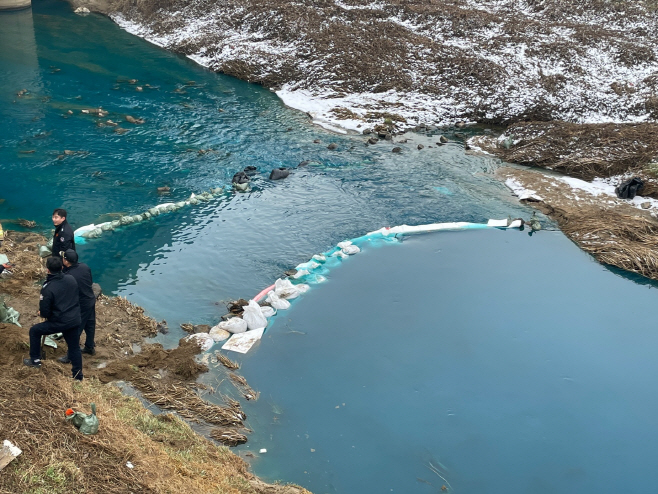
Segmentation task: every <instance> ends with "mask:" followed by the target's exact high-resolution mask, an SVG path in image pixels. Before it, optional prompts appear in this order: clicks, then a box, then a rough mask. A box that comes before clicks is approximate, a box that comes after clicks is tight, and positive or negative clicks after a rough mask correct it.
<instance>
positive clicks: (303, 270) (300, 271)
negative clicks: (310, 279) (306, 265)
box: [293, 269, 309, 279]
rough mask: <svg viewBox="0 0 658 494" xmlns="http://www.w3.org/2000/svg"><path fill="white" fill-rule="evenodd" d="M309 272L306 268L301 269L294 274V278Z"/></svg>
mask: <svg viewBox="0 0 658 494" xmlns="http://www.w3.org/2000/svg"><path fill="white" fill-rule="evenodd" d="M308 273H309V271H308V270H306V269H300V270H299V271H297V272H296V273H295V274H294V275H293V278H295V279H297V278H301V277H302V276H306V275H307V274H308Z"/></svg>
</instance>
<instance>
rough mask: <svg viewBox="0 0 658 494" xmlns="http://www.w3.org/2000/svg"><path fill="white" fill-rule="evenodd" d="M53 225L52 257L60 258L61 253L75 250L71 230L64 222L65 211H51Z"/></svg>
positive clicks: (59, 209) (66, 222)
mask: <svg viewBox="0 0 658 494" xmlns="http://www.w3.org/2000/svg"><path fill="white" fill-rule="evenodd" d="M53 225H55V235H53V256H59V257H62V253H64V252H66V251H67V250H68V249H73V250H75V238H74V236H73V228H71V225H69V222H68V221H66V209H61V208H58V209H55V211H53Z"/></svg>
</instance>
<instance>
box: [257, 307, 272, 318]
mask: <svg viewBox="0 0 658 494" xmlns="http://www.w3.org/2000/svg"><path fill="white" fill-rule="evenodd" d="M260 311H261V312H262V313H263V315H264V316H265V317H272V316H275V315H276V309H275V308H274V307H270V306H269V305H261V306H260Z"/></svg>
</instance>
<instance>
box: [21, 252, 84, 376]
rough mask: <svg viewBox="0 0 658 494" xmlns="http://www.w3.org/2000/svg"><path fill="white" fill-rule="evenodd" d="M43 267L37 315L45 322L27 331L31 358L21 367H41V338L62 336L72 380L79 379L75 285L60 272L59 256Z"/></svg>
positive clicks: (73, 280)
mask: <svg viewBox="0 0 658 494" xmlns="http://www.w3.org/2000/svg"><path fill="white" fill-rule="evenodd" d="M46 267H47V268H48V277H47V278H46V282H45V283H44V284H43V288H41V296H40V297H39V315H40V316H41V317H43V318H44V319H46V321H45V322H42V323H38V324H35V325H34V326H32V327H31V328H30V358H26V359H23V364H25V365H27V366H29V367H41V337H42V336H44V335H48V334H54V333H62V334H63V335H64V339H65V340H66V344H67V345H68V347H69V355H70V356H71V367H72V368H71V371H72V374H73V378H74V379H79V380H82V377H83V376H82V354H81V353H80V337H79V333H78V329H79V328H80V302H79V296H78V283H77V282H76V281H75V278H74V277H73V276H71V275H69V274H64V273H62V260H61V259H60V258H59V257H54V256H53V257H49V258H48V260H47V261H46Z"/></svg>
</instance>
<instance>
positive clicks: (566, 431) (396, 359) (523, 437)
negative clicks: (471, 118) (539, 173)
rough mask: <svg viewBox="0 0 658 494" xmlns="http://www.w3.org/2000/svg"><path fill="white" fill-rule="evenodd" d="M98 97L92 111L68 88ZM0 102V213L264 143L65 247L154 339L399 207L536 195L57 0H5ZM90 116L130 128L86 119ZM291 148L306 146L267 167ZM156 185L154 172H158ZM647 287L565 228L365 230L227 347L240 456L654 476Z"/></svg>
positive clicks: (122, 201) (133, 195)
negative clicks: (324, 115) (326, 270)
mask: <svg viewBox="0 0 658 494" xmlns="http://www.w3.org/2000/svg"><path fill="white" fill-rule="evenodd" d="M130 79H137V80H138V83H136V84H130V83H129V82H127V81H128V80H130ZM192 81H193V82H192ZM147 84H148V86H147ZM138 85H139V86H140V87H142V88H143V90H142V91H137V90H136V87H137V86H138ZM22 89H26V90H27V92H26V93H25V94H23V95H22V96H21V97H19V96H18V95H17V93H19V91H21V90H22ZM93 107H102V108H103V109H104V110H107V111H108V112H109V115H108V116H106V117H104V118H103V119H99V118H96V117H94V116H90V115H85V114H83V113H81V112H80V110H81V109H85V108H93ZM219 109H222V110H224V111H219ZM69 110H70V111H71V112H72V113H68V112H69ZM0 115H1V116H2V118H1V119H0V135H1V136H2V138H1V141H0V169H1V170H2V172H3V181H2V183H3V187H2V192H1V194H0V197H1V198H2V199H4V201H3V202H2V203H0V220H3V221H2V222H3V225H4V226H5V227H11V226H12V225H11V223H10V221H11V220H15V219H17V218H27V219H32V220H36V221H38V222H39V230H40V231H44V232H46V231H48V230H49V228H50V222H49V218H50V214H51V212H52V210H53V209H54V208H55V207H60V206H63V207H65V208H67V209H68V210H69V212H70V222H71V223H72V224H73V225H74V227H80V226H83V225H86V224H89V223H98V222H100V221H104V220H107V219H112V218H114V216H111V214H117V213H138V212H141V211H143V210H145V209H146V208H148V207H151V206H153V205H155V204H157V203H161V202H170V201H172V200H173V201H178V200H183V199H185V198H187V197H188V196H189V195H190V193H199V192H203V191H204V190H207V189H209V188H210V187H220V186H225V185H227V184H228V182H229V181H230V178H231V177H232V175H233V174H234V173H235V172H237V171H239V170H241V169H243V168H244V167H245V166H247V165H253V166H256V167H257V168H258V171H259V173H258V175H257V176H256V177H255V178H254V184H253V187H252V190H251V192H249V193H244V194H233V193H232V192H230V191H227V192H226V194H224V195H223V196H221V197H219V198H216V199H214V200H212V201H210V202H208V203H205V204H203V205H200V206H195V207H187V208H185V209H183V210H181V211H179V212H176V213H171V214H168V215H161V216H159V217H158V218H157V219H155V220H151V221H148V222H144V223H141V224H139V225H135V226H131V227H127V228H125V229H123V230H120V231H116V232H114V233H109V234H105V235H103V236H102V237H101V238H100V239H98V240H91V241H89V242H88V243H86V244H84V245H81V246H80V247H79V252H80V255H81V259H82V260H83V261H85V262H88V263H89V264H90V265H91V266H92V269H93V271H94V276H95V279H96V280H97V281H99V282H100V283H101V284H102V286H103V288H104V290H105V291H106V292H111V293H115V294H120V295H124V296H127V297H128V298H129V299H130V300H132V301H134V302H136V303H138V304H140V305H142V306H144V307H145V308H146V309H147V311H148V312H149V313H150V314H151V315H153V316H154V317H156V318H158V319H163V318H164V319H166V320H167V321H168V323H169V326H170V328H171V332H170V334H169V335H167V336H161V337H159V338H158V341H161V342H163V343H164V344H165V345H168V346H171V345H175V344H176V343H177V341H178V339H179V338H180V337H181V336H182V331H181V330H179V329H178V325H179V324H180V323H182V322H189V321H191V322H195V323H209V324H214V323H216V322H217V320H218V318H219V316H221V315H222V314H223V313H224V312H225V308H224V305H223V303H222V302H221V301H225V300H228V299H235V298H238V297H244V298H250V297H253V296H254V294H256V293H257V292H259V291H260V290H261V289H262V288H263V287H265V286H267V285H269V284H271V283H272V282H273V281H274V280H275V279H276V278H277V277H278V276H280V274H281V273H282V272H283V271H284V270H286V269H289V268H291V267H293V266H295V265H297V264H298V263H300V262H304V261H307V260H308V259H309V258H310V257H311V256H312V255H313V254H315V253H319V252H323V251H326V250H327V249H328V248H330V247H331V246H333V245H335V244H336V243H337V242H339V241H341V240H344V239H347V238H352V237H356V236H360V235H362V234H363V233H365V232H367V231H371V230H375V229H378V228H380V227H382V226H389V225H390V226H393V225H399V224H404V223H407V224H422V223H431V222H439V221H473V222H484V221H486V220H487V219H488V218H490V217H494V218H495V217H498V218H504V217H507V216H508V215H511V216H526V217H527V216H528V215H529V212H528V211H527V210H526V209H525V208H523V207H521V206H519V205H518V204H516V202H515V201H514V199H513V198H512V197H511V195H510V194H509V192H508V191H507V190H506V189H505V188H504V187H503V186H502V185H501V184H500V183H498V182H497V181H495V180H493V179H492V177H491V174H490V172H491V170H492V169H493V168H494V167H495V166H496V162H495V161H493V160H490V159H483V158H478V157H473V156H467V155H465V154H464V152H463V146H462V145H461V143H460V141H459V140H458V139H455V137H454V135H453V134H452V133H450V132H448V133H447V135H448V137H449V138H451V139H452V140H453V142H452V143H451V144H448V145H446V146H442V147H436V146H435V145H434V142H435V141H436V140H437V139H436V138H435V137H433V136H428V135H412V136H410V137H411V138H412V139H413V142H409V143H407V144H393V143H389V142H382V143H380V144H377V145H375V146H370V147H368V146H365V144H364V140H363V137H361V136H337V135H333V134H329V133H327V132H325V131H323V130H322V129H319V128H317V127H313V126H311V125H310V123H309V121H308V119H307V117H306V116H305V115H303V114H300V113H298V112H294V111H292V110H290V109H287V108H286V107H284V106H283V105H282V104H281V103H280V101H279V100H278V99H277V98H276V96H275V95H274V94H272V93H270V92H268V91H267V90H264V89H263V88H260V87H257V86H252V85H249V84H246V83H244V82H241V81H237V80H235V79H231V78H228V77H224V76H221V75H217V74H213V73H211V72H209V71H206V70H204V69H202V68H200V67H198V66H196V65H195V64H194V63H192V62H190V61H189V60H187V59H185V58H181V57H179V56H176V55H173V54H170V53H167V52H165V51H163V50H160V49H158V48H157V47H154V46H152V45H149V44H148V43H146V42H144V41H142V40H139V39H137V38H135V37H133V36H131V35H128V34H127V33H124V32H122V31H121V30H119V29H118V28H117V27H116V26H115V25H114V24H113V23H112V22H110V21H109V20H108V19H105V18H103V17H101V16H97V15H90V16H87V17H79V16H77V15H75V14H73V13H72V12H71V11H70V9H69V7H68V5H67V4H66V3H64V2H55V1H50V0H47V1H35V2H34V5H33V9H32V10H31V11H23V12H16V13H8V14H2V15H0ZM125 115H131V116H134V117H136V118H143V119H145V123H144V124H143V125H139V126H138V125H134V124H130V123H128V122H126V121H125V119H124V118H125ZM107 119H112V120H113V121H115V122H119V123H120V125H121V127H123V128H126V129H128V132H127V133H125V134H122V135H120V134H117V133H115V132H114V131H113V128H112V127H107V126H99V124H100V123H101V122H104V121H106V120H107ZM315 140H319V141H320V143H314V141H315ZM330 142H336V143H337V144H338V149H337V150H336V151H329V150H327V148H326V146H327V144H328V143H330ZM418 143H422V144H424V145H425V149H423V150H422V151H418V150H417V149H416V146H417V144H418ZM394 145H400V146H402V147H403V153H402V154H400V155H398V154H392V153H391V149H392V147H393V146H394ZM429 146H433V147H432V148H430V147H429ZM199 149H203V150H207V149H212V151H211V152H206V153H203V154H200V153H198V150H199ZM64 150H71V151H75V152H76V153H75V154H65V153H64ZM60 157H62V158H61V159H60ZM303 160H314V162H313V163H311V164H309V165H308V166H306V167H302V168H298V169H295V170H294V172H293V173H292V175H291V176H290V177H289V178H288V179H286V180H284V181H279V182H271V181H269V180H267V176H268V175H269V172H270V170H271V169H272V168H274V167H279V166H286V167H294V166H296V165H297V164H298V163H300V162H301V161H303ZM163 185H168V186H170V187H171V195H169V196H166V197H163V196H159V195H158V194H157V190H156V189H157V187H158V186H163ZM438 251H440V252H438ZM652 286H653V285H651V284H648V285H643V284H640V283H634V282H632V281H629V279H628V278H624V277H620V276H618V275H616V274H614V273H612V272H610V271H608V270H605V269H604V268H601V267H600V266H598V265H597V264H595V263H593V262H592V261H591V260H590V259H589V257H587V256H586V255H584V254H582V253H581V252H580V251H578V249H576V248H575V247H574V246H573V245H572V244H570V243H569V242H568V241H567V240H566V239H565V238H564V237H563V236H562V235H561V234H559V233H551V232H542V233H541V234H540V235H533V236H532V237H530V236H528V235H527V234H526V233H519V232H498V231H494V232H483V233H459V234H457V233H450V234H441V235H431V236H423V237H417V238H413V239H410V240H408V241H406V242H403V243H401V244H399V245H398V244H394V245H387V246H381V248H377V247H375V246H371V247H369V248H368V249H366V251H365V252H364V253H363V254H361V255H359V256H357V257H354V258H350V259H348V260H347V262H345V263H344V265H343V266H341V267H340V268H339V269H337V270H335V271H333V272H332V273H331V275H330V280H329V282H328V283H326V284H324V285H320V286H317V287H314V288H313V289H312V290H311V291H310V292H309V293H307V294H306V295H305V296H304V297H303V298H302V299H300V300H298V301H297V302H295V303H294V305H293V308H292V309H291V310H290V311H289V312H288V313H286V314H280V315H279V316H277V318H276V319H275V320H274V323H273V324H272V325H271V327H270V328H268V332H267V333H266V337H265V339H264V341H263V342H262V343H261V344H260V345H259V346H258V347H257V348H256V349H254V351H252V352H251V353H250V354H248V355H247V356H246V357H244V358H242V357H236V358H237V360H241V361H243V364H244V365H243V369H242V371H243V372H244V374H245V375H246V376H247V377H248V379H249V381H250V383H251V384H252V386H254V387H255V388H258V389H259V390H260V391H261V399H260V400H259V401H258V402H255V403H252V402H248V403H245V410H246V412H247V413H248V415H249V417H250V425H251V426H252V428H253V429H254V433H253V434H252V435H251V438H250V442H249V443H248V444H247V446H248V447H249V448H250V449H252V450H253V449H254V448H256V449H260V448H261V447H266V448H267V449H268V453H267V454H266V455H262V456H260V457H259V458H258V459H257V460H255V461H254V470H255V472H256V473H257V474H260V475H263V476H264V477H266V478H268V479H270V480H274V479H281V480H284V481H293V482H298V483H300V484H302V485H304V486H306V487H309V488H310V489H311V490H313V491H315V492H318V493H320V492H390V490H391V489H394V491H397V492H419V493H424V492H437V489H438V488H440V486H441V485H442V484H443V483H444V481H443V480H442V479H440V478H439V477H438V474H437V473H435V472H432V471H430V469H429V468H428V465H429V462H430V461H431V462H432V465H436V466H437V468H438V469H439V470H438V472H439V474H440V475H442V476H443V477H445V479H446V480H445V482H449V483H450V484H451V485H452V487H454V489H455V491H458V492H485V491H486V492H503V489H505V490H506V491H507V492H555V490H553V489H554V487H555V486H558V487H559V488H560V490H563V491H567V492H584V493H587V492H600V491H601V488H602V486H603V487H607V486H613V487H615V488H620V487H622V486H626V487H628V486H630V487H631V488H630V491H629V492H633V491H634V492H647V489H646V487H647V486H652V485H653V483H654V480H655V479H654V476H655V475H654V474H653V471H652V470H650V469H649V468H648V466H647V462H648V460H647V458H649V457H650V456H651V455H650V454H649V452H648V444H649V442H651V441H652V440H653V438H654V436H655V427H653V426H652V425H651V424H650V423H649V422H648V420H645V419H646V417H648V416H649V415H650V413H649V412H650V411H651V410H655V406H654V405H655V403H654V401H653V398H652V396H653V394H652V392H651V387H650V383H649V382H648V379H649V378H650V376H651V375H652V372H651V371H652V370H653V367H652V365H653V364H652V363H651V359H650V352H651V350H652V349H653V347H655V338H653V336H652V331H651V323H650V318H651V317H652V316H653V314H652V312H651V310H650V307H652V306H653V304H652V302H653V298H654V293H655V292H654V291H653V290H652ZM567 302H568V304H567ZM627 307H642V308H643V314H642V316H643V319H641V320H639V321H638V322H636V321H635V320H634V321H633V324H632V328H630V330H629V327H628V324H624V323H628V318H627V317H623V318H622V317H620V316H619V315H618V314H623V313H624V308H627ZM599 311H603V312H599ZM601 314H602V315H601ZM645 316H646V318H644V317H645ZM653 319H655V318H653ZM301 333H304V334H301ZM547 354H550V355H547ZM232 357H235V355H232ZM549 360H550V362H552V364H551V363H549V362H548V361H549ZM219 378H220V375H219V374H218V373H217V372H216V371H211V372H210V373H209V374H208V375H206V376H204V379H205V380H207V381H209V382H215V381H217V380H218V379H219ZM483 379H484V380H483ZM569 379H571V380H572V381H570V380H569ZM629 383H630V384H629ZM624 384H626V385H624ZM363 386H366V388H363ZM569 386H571V387H569ZM226 391H228V390H226ZM643 400H644V401H643ZM342 403H345V405H344V406H343V405H342ZM336 406H338V407H339V408H335V407H336ZM629 410H631V411H633V410H634V411H635V412H633V413H631V412H629ZM515 427H517V428H516V429H515ZM519 427H520V429H519ZM639 430H642V431H643V433H644V434H643V435H641V434H640V433H639V432H638V431H639ZM307 435H308V437H307ZM606 438H608V439H609V440H607V442H606ZM352 446H354V447H352ZM311 449H314V450H315V452H313V453H311ZM613 463H614V465H613ZM613 466H614V468H613ZM565 472H566V473H565ZM583 472H584V473H583ZM417 477H418V478H420V479H421V480H417ZM604 480H607V481H609V482H610V483H609V484H605V485H604V482H603V481H604ZM425 482H429V484H428V483H425ZM533 482H534V483H533ZM624 482H625V483H624ZM430 484H431V485H430ZM528 486H530V487H528ZM541 489H544V490H543V491H542V490H541ZM603 490H604V491H607V490H608V489H607V488H603Z"/></svg>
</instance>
